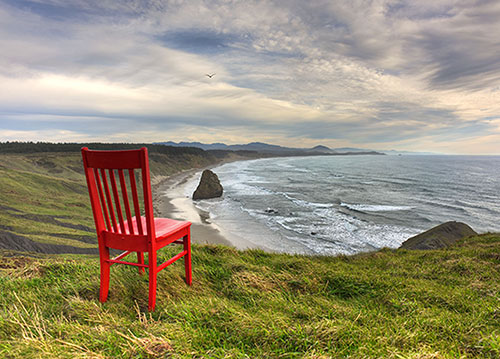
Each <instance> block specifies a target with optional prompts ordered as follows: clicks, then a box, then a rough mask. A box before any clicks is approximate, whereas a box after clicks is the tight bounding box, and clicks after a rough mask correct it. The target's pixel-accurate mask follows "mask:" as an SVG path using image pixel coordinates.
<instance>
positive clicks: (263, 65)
mask: <svg viewBox="0 0 500 359" xmlns="http://www.w3.org/2000/svg"><path fill="white" fill-rule="evenodd" d="M206 74H215V75H214V76H213V77H212V78H209V77H208V76H206ZM0 141H51V142H96V141H101V142H158V141H199V142H204V143H212V142H224V143H227V144H237V143H248V142H253V141H260V142H267V143H272V144H278V145H284V146H289V147H312V146H316V145H319V144H321V145H326V146H329V147H331V148H335V147H346V146H349V147H358V148H368V149H378V150H389V149H397V150H410V151H432V152H439V153H449V154H500V1H498V0H494V1H468V0H463V1H461V0H442V1H441V0H418V1H399V0H398V1H393V0H373V1H358V0H351V1H333V0H330V1H320V0H309V1H303V0H283V1H266V0H260V1H253V0H244V1H230V0H225V1H197V0H192V1H182V0H173V1H166V0H165V1H164V0H143V1H142V0H129V1H111V0H73V1H71V0H30V1H28V0H0Z"/></svg>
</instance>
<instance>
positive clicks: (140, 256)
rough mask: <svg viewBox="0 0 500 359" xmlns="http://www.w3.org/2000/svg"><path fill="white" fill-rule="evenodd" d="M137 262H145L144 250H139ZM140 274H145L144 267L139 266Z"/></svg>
mask: <svg viewBox="0 0 500 359" xmlns="http://www.w3.org/2000/svg"><path fill="white" fill-rule="evenodd" d="M137 263H139V264H144V252H137ZM139 274H144V267H139Z"/></svg>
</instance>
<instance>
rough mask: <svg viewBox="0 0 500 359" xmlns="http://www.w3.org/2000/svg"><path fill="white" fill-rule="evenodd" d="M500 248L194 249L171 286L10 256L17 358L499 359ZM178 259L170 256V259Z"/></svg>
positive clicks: (60, 261) (12, 351)
mask: <svg viewBox="0 0 500 359" xmlns="http://www.w3.org/2000/svg"><path fill="white" fill-rule="evenodd" d="M499 249H500V236H498V235H482V236H478V237H473V238H469V239H467V240H465V241H462V242H460V243H459V244H458V245H455V246H453V247H452V248H450V249H447V250H435V251H404V250H397V251H391V250H382V251H379V252H375V253H370V254H362V255H357V256H352V257H306V256H297V255H294V256H292V255H285V254H269V253H264V252H262V251H258V250H249V251H236V250H234V249H231V248H227V247H223V246H194V248H193V268H194V272H193V274H194V282H193V286H192V287H188V286H187V285H186V284H185V283H184V281H183V266H182V264H179V263H177V264H174V265H173V266H171V267H169V268H167V269H166V270H164V271H163V272H161V273H160V275H159V282H158V286H159V289H158V302H157V310H156V311H155V312H154V313H148V312H147V276H140V275H139V274H138V273H137V270H136V269H135V268H132V267H125V266H115V267H113V270H112V281H111V288H110V298H109V301H108V302H107V303H105V304H101V303H99V302H98V300H97V298H98V287H99V266H98V261H97V259H96V258H95V257H87V256H73V257H68V256H65V257H62V256H47V255H41V256H39V257H38V258H33V257H26V256H23V255H20V254H12V253H3V254H2V258H1V263H2V264H1V266H0V267H1V270H0V290H1V293H2V296H1V297H0V308H1V309H0V310H1V312H0V343H1V344H0V357H4V358H28V357H47V358H49V357H50V358H78V357H94V358H105V357H109V358H114V357H124V358H155V357H172V358H190V357H207V358H208V357H214V358H228V357H234V358H328V357H346V358H347V357H349V358H366V357H373V358H498V357H499V355H500V307H499V303H500V281H499V279H500V254H499V252H500V251H499ZM173 250H174V249H166V252H164V253H165V256H166V255H168V254H172V253H173V252H172V251H173Z"/></svg>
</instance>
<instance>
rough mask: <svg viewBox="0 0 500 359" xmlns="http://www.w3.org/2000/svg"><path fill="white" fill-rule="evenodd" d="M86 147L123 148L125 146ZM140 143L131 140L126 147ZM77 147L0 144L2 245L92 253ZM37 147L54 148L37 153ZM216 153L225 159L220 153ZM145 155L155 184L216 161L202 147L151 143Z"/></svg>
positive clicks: (90, 223) (100, 146) (90, 225)
mask: <svg viewBox="0 0 500 359" xmlns="http://www.w3.org/2000/svg"><path fill="white" fill-rule="evenodd" d="M88 146H89V147H90V148H96V149H104V148H116V147H117V146H118V147H119V148H124V147H123V145H104V144H89V145H88ZM120 146H122V147H120ZM140 146H141V145H130V144H129V145H126V148H138V147H140ZM81 147H82V145H77V144H61V145H58V144H29V143H28V144H19V143H10V144H9V143H7V144H6V143H3V144H0V151H1V152H0V198H1V200H0V248H7V249H12V248H13V249H20V250H23V249H25V250H34V251H38V252H52V253H58V252H68V251H70V252H79V253H93V252H95V248H96V240H95V230H94V229H93V226H94V222H93V219H92V212H91V208H90V202H89V199H88V192H87V186H86V183H85V177H84V174H83V166H82V160H81V154H80V153H79V149H80V148H81ZM41 149H50V150H52V151H54V152H40V151H39V150H41ZM62 150H69V151H71V152H64V151H62ZM218 155H219V157H222V158H224V155H223V154H222V155H221V154H218ZM149 159H150V165H151V173H152V182H153V183H157V182H159V180H161V179H163V178H165V177H166V176H169V175H172V174H174V173H177V172H179V171H181V170H185V169H189V168H201V167H204V166H208V165H210V164H214V163H216V162H217V161H220V158H218V157H216V156H214V155H212V154H210V153H207V152H206V151H203V150H199V149H189V148H185V149H183V148H174V149H173V150H172V149H170V148H168V147H166V146H151V148H150V154H149ZM13 245H18V247H16V246H14V247H13ZM68 246H69V247H68ZM74 248H77V249H74Z"/></svg>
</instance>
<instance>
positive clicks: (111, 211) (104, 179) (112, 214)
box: [101, 168, 118, 232]
mask: <svg viewBox="0 0 500 359" xmlns="http://www.w3.org/2000/svg"><path fill="white" fill-rule="evenodd" d="M101 177H102V182H103V183H104V191H105V193H106V200H107V201H108V208H109V215H110V217H111V221H112V222H113V229H114V230H115V232H118V224H117V223H116V216H115V210H114V209H113V202H112V201H111V193H109V185H108V179H107V177H106V171H105V170H104V168H101Z"/></svg>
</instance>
